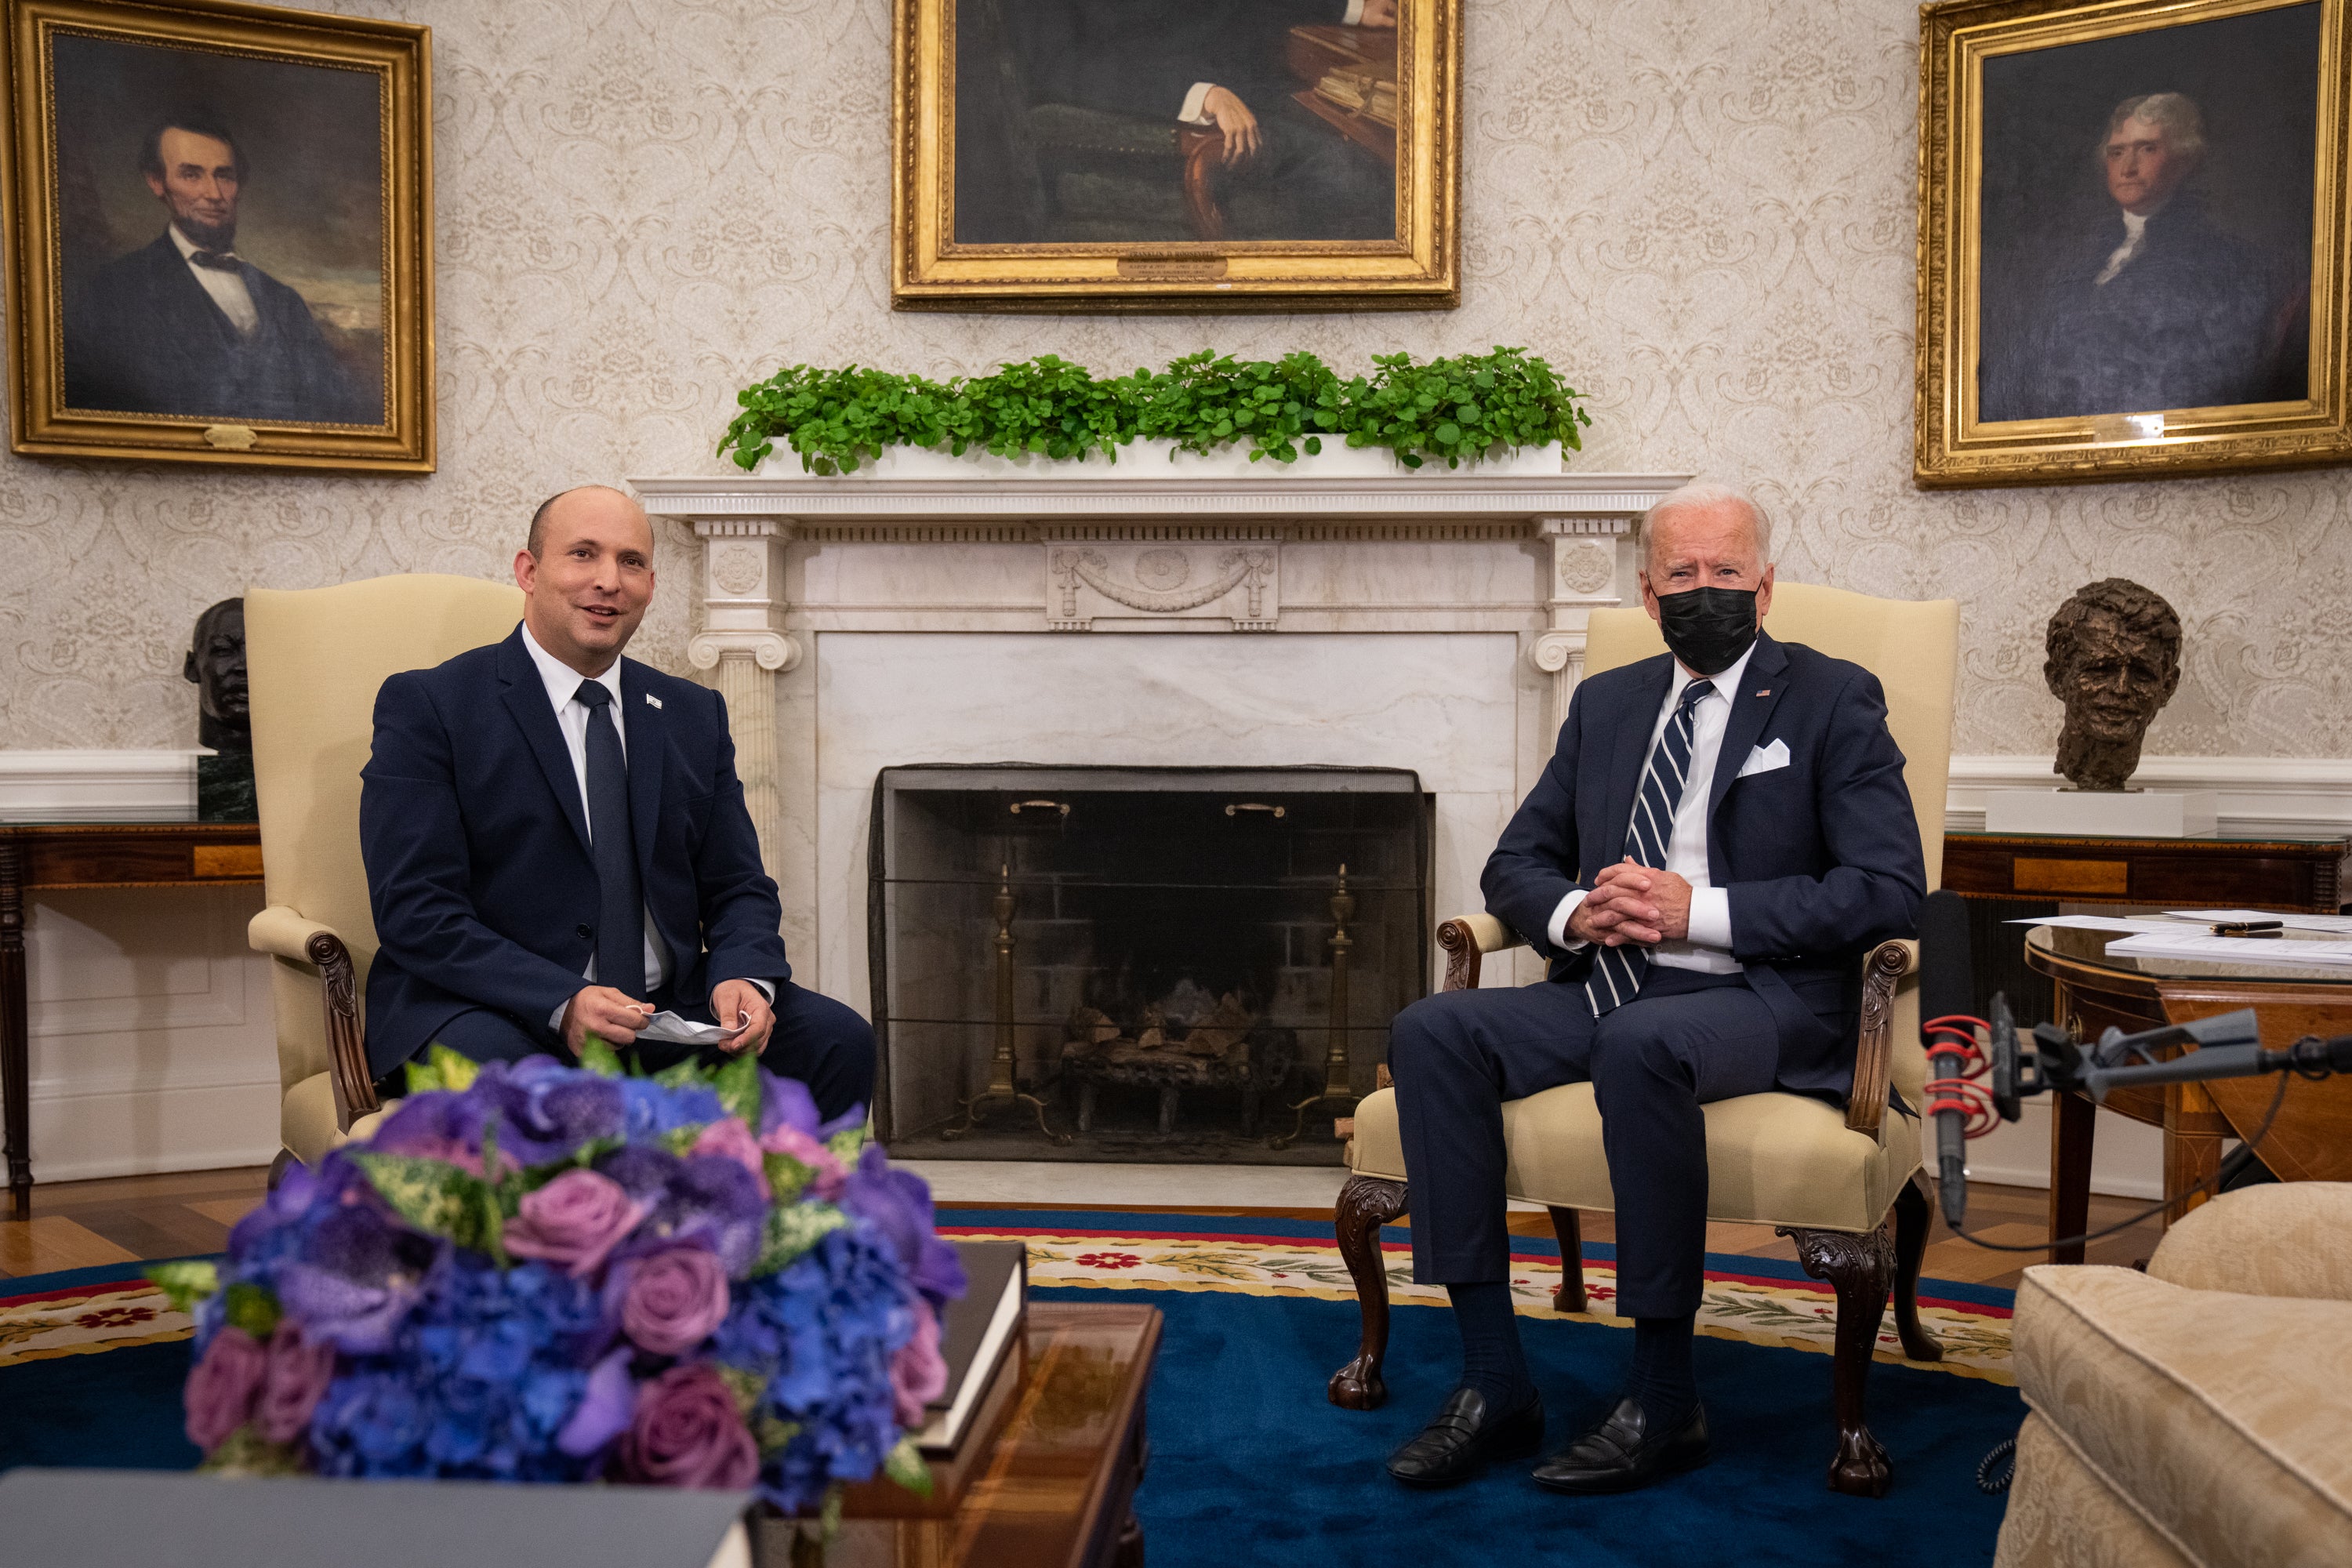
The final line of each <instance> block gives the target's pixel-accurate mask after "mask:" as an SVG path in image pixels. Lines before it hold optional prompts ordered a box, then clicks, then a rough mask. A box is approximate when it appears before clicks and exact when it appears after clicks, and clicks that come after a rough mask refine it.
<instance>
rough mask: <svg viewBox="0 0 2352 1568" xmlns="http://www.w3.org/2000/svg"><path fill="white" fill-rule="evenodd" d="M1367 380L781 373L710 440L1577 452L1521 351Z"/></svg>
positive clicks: (1403, 359) (1046, 360) (1382, 372)
mask: <svg viewBox="0 0 2352 1568" xmlns="http://www.w3.org/2000/svg"><path fill="white" fill-rule="evenodd" d="M1372 365H1373V370H1372V374H1370V375H1369V376H1363V375H1360V376H1355V377H1353V378H1351V379H1349V380H1345V381H1343V380H1341V379H1340V378H1339V374H1338V373H1337V372H1335V371H1334V370H1332V369H1331V367H1330V366H1328V365H1327V364H1325V363H1323V362H1322V361H1321V360H1320V359H1318V358H1317V357H1316V356H1315V355H1314V354H1312V353H1307V352H1305V351H1303V350H1302V351H1300V352H1298V353H1289V354H1285V355H1284V356H1283V357H1282V358H1280V359H1278V360H1236V359H1234V357H1233V356H1232V355H1230V354H1225V355H1218V354H1214V353H1208V352H1205V351H1204V352H1202V353H1195V354H1188V355H1186V356H1185V357H1184V358H1182V359H1180V360H1177V361H1175V362H1173V363H1171V364H1170V365H1169V366H1168V367H1167V368H1166V369H1165V370H1161V371H1158V372H1152V371H1148V370H1140V369H1139V370H1137V371H1136V372H1135V373H1134V374H1131V375H1121V376H1113V377H1109V378H1108V379H1101V380H1098V379H1097V378H1096V377H1095V375H1094V374H1092V373H1091V372H1089V371H1088V370H1087V367H1086V366H1084V365H1081V364H1074V363H1070V362H1069V361H1067V360H1063V359H1059V358H1056V357H1055V356H1054V355H1052V354H1040V355H1039V356H1037V357H1036V358H1035V359H1032V360H1024V361H1021V362H1018V363H1008V364H1005V365H1003V366H1001V367H1000V368H999V369H998V370H997V371H996V373H995V374H992V375H975V376H958V377H956V378H955V379H953V380H951V381H947V382H937V381H933V380H931V379H929V377H927V376H920V375H898V374H893V373H891V372H888V371H881V370H873V369H869V368H867V367H866V366H863V365H854V364H853V365H849V366H846V367H845V368H843V369H839V370H819V369H816V368H814V367H813V366H810V365H805V364H796V365H793V367H792V368H791V369H789V370H782V371H778V372H777V373H776V374H774V375H772V376H771V377H769V378H768V379H767V380H766V381H763V382H761V383H760V384H757V385H755V386H748V387H745V388H744V389H743V390H742V392H740V393H739V394H738V395H737V396H736V401H737V402H738V403H739V404H740V405H742V410H743V411H742V412H741V413H740V414H738V415H737V416H735V419H734V422H733V423H732V424H730V425H729V426H727V434H726V436H725V437H722V438H721V439H720V441H719V454H720V455H721V456H722V457H731V458H733V460H734V461H735V462H736V464H737V465H739V466H740V467H741V468H746V469H750V468H756V467H758V466H759V463H760V460H761V458H765V457H766V456H768V454H769V453H771V452H772V451H773V450H774V449H775V447H776V443H777V442H779V441H782V443H784V444H785V445H786V446H789V447H791V448H792V449H793V451H795V452H797V453H799V454H800V458H801V467H802V468H804V469H806V470H808V471H809V472H811V473H816V474H835V473H848V472H851V471H852V470H854V469H856V468H857V466H858V465H859V464H860V463H862V462H865V461H866V460H867V459H869V458H877V457H879V456H881V454H882V451H883V449H884V448H885V447H942V446H943V447H947V449H948V450H950V451H951V452H953V453H954V454H955V455H956V456H958V457H962V456H963V455H964V454H966V453H968V452H972V451H982V452H988V453H991V454H992V455H994V456H996V457H1000V458H1003V457H1013V456H1017V455H1019V454H1021V453H1024V452H1027V453H1035V454H1038V455H1040V456H1043V457H1046V458H1076V459H1080V460H1083V459H1084V458H1087V457H1088V456H1090V455H1091V454H1094V453H1097V452H1099V453H1101V454H1102V455H1103V457H1105V458H1108V459H1109V460H1110V461H1112V462H1117V461H1118V448H1119V447H1123V446H1125V445H1127V444H1128V443H1129V441H1132V440H1134V439H1136V438H1137V437H1144V438H1146V439H1150V440H1165V441H1169V442H1171V443H1173V444H1174V446H1175V447H1177V449H1179V450H1181V451H1187V452H1200V453H1206V452H1211V451H1213V450H1215V449H1217V448H1218V447H1225V446H1231V445H1234V444H1237V443H1240V444H1246V445H1247V447H1248V448H1249V456H1250V461H1252V462H1258V461H1261V460H1263V459H1266V458H1271V459H1273V460H1274V461H1276V462H1279V463H1289V462H1295V461H1297V458H1298V457H1299V455H1300V454H1301V453H1302V452H1305V453H1308V454H1313V453H1318V452H1320V451H1321V450H1322V449H1323V443H1324V441H1325V440H1326V439H1333V440H1340V441H1344V442H1345V443H1346V444H1347V445H1349V446H1350V447H1387V448H1389V449H1390V450H1391V451H1392V452H1394V453H1395V454H1396V455H1397V460H1398V461H1399V462H1401V463H1402V464H1404V465H1405V467H1407V468H1419V467H1421V466H1422V464H1423V462H1425V461H1427V460H1428V459H1430V458H1443V459H1444V462H1445V466H1446V467H1448V468H1458V467H1459V466H1460V465H1461V464H1462V463H1463V462H1465V461H1466V460H1470V459H1475V458H1478V457H1480V456H1482V455H1483V454H1485V453H1486V452H1489V451H1492V450H1495V449H1496V448H1510V447H1539V446H1542V445H1544V444H1545V443H1547V442H1550V441H1558V442H1559V443H1561V444H1562V445H1563V446H1566V447H1569V448H1570V449H1571V450H1575V449H1580V448H1581V447H1582V446H1583V442H1582V441H1581V440H1580V438H1579V436H1578V431H1579V429H1580V427H1581V426H1586V425H1590V424H1591V423H1592V421H1591V417H1590V416H1588V415H1586V413H1585V412H1584V410H1583V409H1582V408H1580V407H1579V406H1578V405H1577V392H1576V389H1575V388H1574V387H1571V386H1569V385H1568V384H1565V383H1563V382H1562V381H1561V380H1560V378H1559V373H1558V372H1556V371H1554V370H1553V369H1552V367H1551V366H1550V365H1549V364H1548V363H1545V362H1544V361H1543V360H1542V359H1540V358H1538V356H1536V355H1534V354H1530V353H1528V352H1527V351H1526V350H1525V349H1516V348H1504V347H1501V346H1499V345H1497V346H1496V349H1495V350H1494V352H1493V353H1484V354H1457V355H1454V356H1451V357H1449V358H1444V359H1434V360H1430V361H1428V362H1426V363H1421V364H1415V363H1413V361H1412V355H1411V354H1402V353H1398V354H1376V355H1374V356H1373V358H1372Z"/></svg>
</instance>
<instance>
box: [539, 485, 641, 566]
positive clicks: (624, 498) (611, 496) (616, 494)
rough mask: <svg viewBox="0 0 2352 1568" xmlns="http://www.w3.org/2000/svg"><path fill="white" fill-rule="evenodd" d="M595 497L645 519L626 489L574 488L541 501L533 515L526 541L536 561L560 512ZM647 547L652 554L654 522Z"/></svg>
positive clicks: (557, 492)
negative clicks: (563, 507) (577, 502)
mask: <svg viewBox="0 0 2352 1568" xmlns="http://www.w3.org/2000/svg"><path fill="white" fill-rule="evenodd" d="M591 497H593V498H595V499H596V501H597V502H598V504H600V505H604V506H610V505H612V504H613V503H614V502H615V501H617V502H619V503H620V504H621V505H622V506H624V507H625V508H627V509H628V510H631V511H634V512H635V513H636V514H637V516H638V518H639V519H640V520H643V519H644V518H645V515H646V509H645V508H643V507H641V506H639V505H638V504H637V502H636V498H635V497H634V496H631V495H630V494H629V493H628V492H627V491H625V490H616V489H614V488H613V487H612V486H610V485H574V486H572V488H571V489H568V490H558V491H556V492H555V493H554V494H553V495H551V496H550V497H548V498H547V499H546V500H543V501H541V502H540V503H539V510H537V511H534V512H532V513H531V514H530V537H529V538H527V539H526V540H524V541H523V548H524V549H525V550H527V551H529V552H530V554H531V557H532V559H534V560H538V559H541V558H543V557H544V556H545V554H546V552H547V521H548V519H550V518H551V517H552V516H554V515H555V510H556V509H557V508H558V507H562V506H564V505H565V504H566V503H567V502H572V501H573V500H575V498H578V499H579V500H581V501H582V503H583V504H584V503H585V502H586V500H587V498H591ZM652 546H653V525H652V523H650V522H647V523H646V549H647V552H649V553H650V552H651V550H652Z"/></svg>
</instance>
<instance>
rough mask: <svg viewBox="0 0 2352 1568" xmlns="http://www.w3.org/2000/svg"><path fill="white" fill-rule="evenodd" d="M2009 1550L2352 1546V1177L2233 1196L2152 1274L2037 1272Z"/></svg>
mask: <svg viewBox="0 0 2352 1568" xmlns="http://www.w3.org/2000/svg"><path fill="white" fill-rule="evenodd" d="M2012 1332H2013V1335H2014V1342H2015V1350H2016V1358H2017V1360H2016V1364H2017V1381H2018V1387H2019V1389H2020V1390H2021V1392H2022V1393H2023V1394H2024V1395H2025V1401H2026V1404H2027V1405H2030V1406H2031V1407H2032V1414H2030V1415H2027V1417H2026V1418H2025V1426H2024V1427H2023V1429H2022V1430H2021V1432H2020V1433H2019V1434H2018V1439H2017V1479H2016V1480H2015V1482H2014V1483H2013V1484H2012V1485H2011V1489H2010V1496H2009V1514H2008V1517H2007V1519H2006V1520H2004V1521H2003V1522H2002V1524H2001V1530H2000V1550H1999V1552H1998V1554H1997V1556H1996V1557H1995V1559H1994V1563H1995V1568H2126V1565H2129V1568H2139V1565H2140V1564H2166V1565H2169V1564H2175V1563H2182V1564H2186V1563H2194V1564H2198V1565H2200V1568H2209V1565H2210V1568H2220V1565H2221V1564H2234V1563H2244V1564H2247V1565H2248V1568H2256V1565H2259V1568H2341V1565H2343V1564H2346V1563H2352V1184H2339V1183H2332V1182H2292V1183H2284V1184H2279V1185H2275V1186H2263V1187H2250V1188H2247V1189H2244V1190H2242V1191H2240V1192H2235V1193H2229V1194H2223V1195H2222V1196H2221V1197H2219V1198H2216V1199H2215V1200H2213V1201H2212V1202H2211V1203H2209V1204H2206V1205H2204V1206H2203V1207H2201V1208H2198V1209H2194V1210H2191V1211H2190V1212H2189V1215H2186V1216H2185V1217H2184V1218H2182V1219H2180V1220H2179V1221H2177V1222H2176V1223H2175V1224H2174V1225H2173V1226H2172V1228H2171V1229H2170V1230H2168V1231H2167V1232H2166V1233H2165V1237H2164V1240H2163V1242H2162V1243H2161V1244H2160V1245H2159V1246H2158V1247H2157V1249H2156V1256H2154V1257H2153V1258H2149V1259H2148V1262H2147V1273H2145V1274H2142V1273H2139V1272H2137V1270H2134V1269H2129V1268H2095V1267H2094V1268H2062V1267H2054V1266H2051V1265H2042V1266H2040V1267H2037V1268H2029V1269H2027V1270H2026V1271H2025V1279H2024V1281H2023V1283H2022V1284H2021V1285H2020V1287H2019V1289H2018V1292H2017V1319H2016V1322H2015V1324H2014V1325H2013V1330H2012Z"/></svg>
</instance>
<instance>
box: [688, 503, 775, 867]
mask: <svg viewBox="0 0 2352 1568" xmlns="http://www.w3.org/2000/svg"><path fill="white" fill-rule="evenodd" d="M694 532H695V537H696V538H698V539H699V540H701V541H702V606H703V625H702V630H700V631H698V632H697V633H695V634H694V636H693V637H691V638H689V639H688V642H687V645H686V657H687V658H688V660H689V661H690V662H691V663H692V664H693V666H694V668H697V669H715V670H716V671H717V672H718V675H717V678H716V679H715V680H714V682H713V684H714V685H716V686H717V687H718V689H719V696H721V697H722V698H724V699H726V701H727V718H728V724H729V727H730V729H731V730H732V731H733V732H734V736H735V771H736V773H737V774H738V775H739V776H740V777H741V779H742V781H743V802H744V805H746V807H748V808H749V810H750V811H751V826H752V827H753V828H754V829H756V830H757V831H758V833H759V835H760V857H761V861H762V862H763V863H764V864H765V865H766V867H767V868H768V874H769V875H770V876H772V877H775V878H776V879H778V880H779V881H782V879H783V878H782V868H780V866H779V864H778V854H779V851H780V850H781V848H782V844H783V794H782V779H781V773H782V756H781V753H780V752H778V750H777V746H776V681H777V679H778V678H779V677H780V676H782V675H783V674H784V673H786V672H787V671H789V670H791V669H792V668H793V667H794V666H796V665H798V664H799V663H800V661H801V645H800V642H799V639H797V638H795V637H793V636H791V635H790V634H789V633H787V632H786V631H785V630H784V611H785V608H786V605H785V601H784V539H785V532H784V525H782V524H780V523H779V522H778V521H776V520H775V519H773V518H764V517H758V518H698V519H696V520H695V523H694Z"/></svg>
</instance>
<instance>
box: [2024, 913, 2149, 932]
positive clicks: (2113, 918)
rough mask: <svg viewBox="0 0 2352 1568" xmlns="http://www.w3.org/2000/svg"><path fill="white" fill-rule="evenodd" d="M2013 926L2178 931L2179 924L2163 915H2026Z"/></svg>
mask: <svg viewBox="0 0 2352 1568" xmlns="http://www.w3.org/2000/svg"><path fill="white" fill-rule="evenodd" d="M2008 923H2009V924H2011V925H2013V926H2056V927H2058V928H2059V929H2060V930H2062V931H2179V930H2180V929H2181V927H2180V922H2179V921H2176V920H2173V919H2171V918H2169V917H2168V916H2165V915H2028V916H2027V917H2026V918H2025V919H2023V920H2019V921H2009V922H2008Z"/></svg>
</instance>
